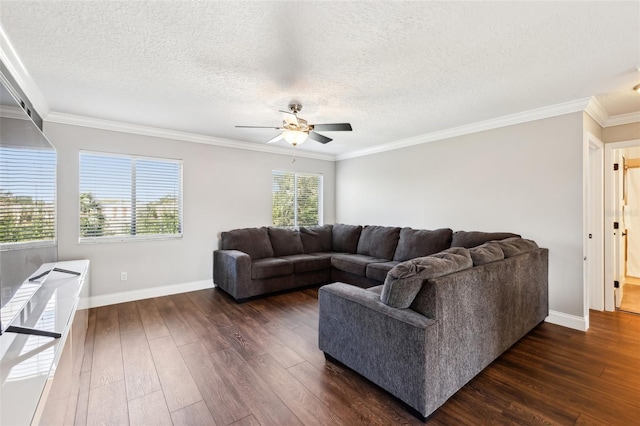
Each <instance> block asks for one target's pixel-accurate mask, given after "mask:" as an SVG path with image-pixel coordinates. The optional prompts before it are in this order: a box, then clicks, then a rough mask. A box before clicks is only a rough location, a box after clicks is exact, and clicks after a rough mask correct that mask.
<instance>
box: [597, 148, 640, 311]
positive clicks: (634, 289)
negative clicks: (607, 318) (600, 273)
mask: <svg viewBox="0 0 640 426" xmlns="http://www.w3.org/2000/svg"><path fill="white" fill-rule="evenodd" d="M605 163H606V164H605V167H606V169H607V170H609V171H608V172H607V173H605V177H608V178H609V179H608V182H607V183H606V188H607V190H608V191H609V194H608V195H607V196H606V197H605V203H606V205H605V208H606V212H607V217H606V219H605V230H606V232H605V236H606V237H607V238H605V288H606V290H605V308H606V309H607V310H614V309H620V310H624V311H627V312H634V313H638V314H640V140H634V141H627V142H617V143H613V144H609V145H607V146H606V147H605ZM609 167H610V168H609Z"/></svg>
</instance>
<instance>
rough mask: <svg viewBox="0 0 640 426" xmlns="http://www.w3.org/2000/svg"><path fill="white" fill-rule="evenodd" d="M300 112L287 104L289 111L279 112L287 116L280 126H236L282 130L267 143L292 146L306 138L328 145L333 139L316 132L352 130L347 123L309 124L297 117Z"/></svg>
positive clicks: (295, 106) (299, 109) (294, 105)
mask: <svg viewBox="0 0 640 426" xmlns="http://www.w3.org/2000/svg"><path fill="white" fill-rule="evenodd" d="M301 110H302V105H300V104H297V103H292V104H289V111H283V110H280V112H283V113H285V114H287V115H286V116H285V119H284V120H283V121H282V126H280V127H273V126H236V127H241V128H252V129H276V130H282V133H281V134H279V135H278V136H276V137H274V138H271V139H269V140H268V141H267V143H273V142H277V141H279V140H280V139H284V140H286V141H287V142H289V143H290V144H291V145H293V146H297V145H300V144H301V143H303V142H304V141H306V140H307V138H309V139H312V140H314V141H316V142H320V143H328V142H331V141H332V140H333V139H331V138H328V137H326V136H324V135H321V134H320V133H316V131H317V130H320V131H322V132H345V131H346V132H350V131H351V130H353V129H352V128H351V124H349V123H331V124H309V123H308V122H307V120H303V119H302V118H299V117H298V113H299V112H300V111H301Z"/></svg>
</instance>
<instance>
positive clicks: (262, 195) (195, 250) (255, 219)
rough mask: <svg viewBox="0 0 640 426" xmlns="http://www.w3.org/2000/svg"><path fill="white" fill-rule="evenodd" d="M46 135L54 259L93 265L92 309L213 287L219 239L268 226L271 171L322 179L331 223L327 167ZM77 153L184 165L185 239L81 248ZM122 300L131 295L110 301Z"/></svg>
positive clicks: (257, 155)
mask: <svg viewBox="0 0 640 426" xmlns="http://www.w3.org/2000/svg"><path fill="white" fill-rule="evenodd" d="M44 131H45V134H46V135H47V137H48V138H49V139H50V140H51V142H52V143H53V144H54V145H55V147H56V149H57V151H58V257H59V259H60V260H69V259H78V258H87V259H90V260H91V271H92V277H91V283H92V284H91V285H92V288H91V297H92V299H93V300H94V303H95V301H96V300H98V301H99V302H98V303H99V304H102V303H114V302H116V301H119V300H122V299H123V297H124V298H125V299H126V298H127V297H130V296H133V297H140V296H141V295H145V294H147V293H145V291H146V290H148V289H153V288H156V287H161V286H171V285H176V284H183V283H198V282H200V283H201V282H203V281H207V282H208V283H212V268H213V261H212V251H213V250H214V249H216V248H218V244H219V243H218V239H219V237H220V232H221V231H226V230H230V229H234V228H241V227H251V226H265V225H269V224H270V223H271V171H272V170H273V169H282V170H295V171H305V172H313V173H321V174H323V175H324V211H323V214H324V221H325V223H333V222H334V215H335V204H334V198H335V195H334V194H335V163H334V162H332V161H322V160H315V159H306V158H295V163H294V162H293V159H294V157H291V156H287V155H278V154H270V153H262V152H255V151H248V150H239V149H233V148H225V147H218V146H213V145H206V144H199V143H191V142H184V141H175V140H169V139H162V138H155V137H149V136H141V135H134V134H128V133H121V132H114V131H107V130H99V129H92V128H87V127H78V126H71V125H65V124H56V123H45V129H44ZM80 150H93V151H103V152H114V153H126V154H135V155H144V156H152V157H164V158H174V159H181V160H183V176H184V181H183V188H184V200H183V207H184V209H183V210H184V221H183V225H184V236H183V238H181V239H175V240H164V241H146V242H127V243H101V244H100V243H98V244H96V243H94V244H87V243H82V244H79V243H78V228H79V214H78V209H79V207H78V206H79V201H78V200H79V190H78V165H79V157H78V156H79V151H80ZM120 272H127V273H128V280H127V281H124V282H123V281H120ZM201 284H202V283H201ZM121 292H134V293H130V294H129V295H128V296H127V295H126V294H125V295H122V294H120V295H119V296H118V297H115V298H114V297H113V294H114V293H116V294H118V293H121ZM152 293H153V290H151V291H149V294H152ZM109 295H111V297H109Z"/></svg>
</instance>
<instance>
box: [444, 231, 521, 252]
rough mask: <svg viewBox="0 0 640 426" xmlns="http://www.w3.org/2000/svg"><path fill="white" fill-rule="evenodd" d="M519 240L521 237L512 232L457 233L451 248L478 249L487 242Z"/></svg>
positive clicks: (454, 235)
mask: <svg viewBox="0 0 640 426" xmlns="http://www.w3.org/2000/svg"><path fill="white" fill-rule="evenodd" d="M514 237H517V238H519V237H520V235H518V234H512V233H511V232H478V231H470V232H468V231H456V232H454V233H453V238H452V240H451V247H466V248H471V247H476V246H479V245H480V244H484V243H486V242H487V241H495V240H504V239H506V238H514Z"/></svg>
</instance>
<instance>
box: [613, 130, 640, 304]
mask: <svg viewBox="0 0 640 426" xmlns="http://www.w3.org/2000/svg"><path fill="white" fill-rule="evenodd" d="M634 146H640V139H632V140H628V141H622V142H612V143H608V144H605V146H604V167H605V173H604V178H605V186H604V189H605V194H604V202H605V204H604V208H605V229H606V232H605V233H604V237H605V238H604V288H605V291H604V309H605V310H607V311H615V309H616V307H615V298H614V294H615V289H614V287H613V281H614V279H615V262H616V256H615V244H616V239H615V233H614V232H613V222H614V221H615V219H616V218H617V216H618V212H617V211H616V203H617V200H615V183H616V176H615V172H614V170H613V163H614V156H613V151H614V150H617V149H622V148H631V147H634Z"/></svg>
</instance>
